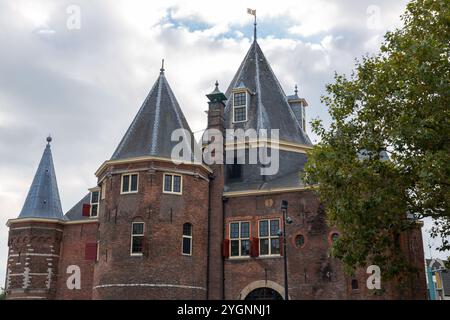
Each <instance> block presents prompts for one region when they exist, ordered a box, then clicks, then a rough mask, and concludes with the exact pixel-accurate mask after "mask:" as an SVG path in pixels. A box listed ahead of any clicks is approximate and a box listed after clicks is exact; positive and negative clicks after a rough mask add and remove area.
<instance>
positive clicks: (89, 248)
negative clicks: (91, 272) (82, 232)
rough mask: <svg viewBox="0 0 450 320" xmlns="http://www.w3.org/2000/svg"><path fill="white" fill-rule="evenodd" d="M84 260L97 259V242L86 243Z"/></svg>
mask: <svg viewBox="0 0 450 320" xmlns="http://www.w3.org/2000/svg"><path fill="white" fill-rule="evenodd" d="M84 260H89V261H95V260H97V243H86V246H85V247H84Z"/></svg>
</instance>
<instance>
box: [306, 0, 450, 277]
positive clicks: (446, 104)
mask: <svg viewBox="0 0 450 320" xmlns="http://www.w3.org/2000/svg"><path fill="white" fill-rule="evenodd" d="M402 21H403V26H402V27H401V28H399V29H396V30H395V31H393V32H388V33H387V34H386V35H385V38H384V41H383V44H382V46H381V49H380V52H379V53H378V54H377V55H374V56H365V57H363V58H362V59H361V60H360V61H357V63H356V66H355V70H354V71H353V72H352V74H351V75H350V76H345V75H338V74H336V75H335V81H334V83H332V84H329V85H327V87H326V91H327V94H326V95H325V96H323V97H322V102H323V103H324V104H325V105H326V107H327V108H328V111H329V113H330V115H331V118H332V122H331V125H330V126H329V128H326V127H325V126H324V125H323V123H322V122H321V121H320V120H314V121H312V129H313V132H315V133H316V134H317V135H318V136H319V138H320V142H319V143H318V144H317V145H316V146H315V147H314V148H313V150H312V151H311V153H310V155H309V160H308V163H307V165H306V167H305V175H304V179H305V180H306V181H307V183H309V184H314V185H317V192H318V194H319V196H320V199H321V201H322V202H323V203H324V205H325V207H326V214H327V219H328V221H329V223H330V224H331V225H335V226H336V227H337V228H338V229H339V230H340V231H341V233H342V234H341V237H340V238H339V240H338V241H336V243H335V245H334V247H333V254H334V255H335V256H336V257H338V258H340V259H342V261H343V263H344V266H345V267H346V269H347V270H348V271H353V270H355V268H357V267H363V266H368V265H370V264H376V265H379V266H380V267H381V270H382V274H383V277H384V278H385V279H392V278H399V277H400V278H401V276H402V275H405V274H407V272H408V271H412V268H411V266H410V265H409V264H408V261H407V260H406V259H404V256H403V255H402V252H401V248H400V243H399V242H400V241H399V237H400V234H402V233H404V232H407V231H408V230H411V229H412V228H416V227H417V224H416V223H417V219H421V218H425V217H431V218H432V219H433V221H434V227H433V229H432V234H433V236H437V235H439V236H440V237H442V239H443V242H442V244H441V246H440V248H439V249H440V250H446V249H450V242H449V237H450V213H449V200H450V192H449V186H450V50H449V46H450V1H448V0H414V1H412V2H410V3H409V4H408V5H407V8H406V12H405V13H404V14H403V16H402Z"/></svg>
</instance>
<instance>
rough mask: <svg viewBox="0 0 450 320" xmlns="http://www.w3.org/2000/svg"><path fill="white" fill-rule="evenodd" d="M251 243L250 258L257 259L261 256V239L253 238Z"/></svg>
mask: <svg viewBox="0 0 450 320" xmlns="http://www.w3.org/2000/svg"><path fill="white" fill-rule="evenodd" d="M250 241H251V242H250V256H252V257H254V258H256V257H258V256H259V238H252V239H251V240H250Z"/></svg>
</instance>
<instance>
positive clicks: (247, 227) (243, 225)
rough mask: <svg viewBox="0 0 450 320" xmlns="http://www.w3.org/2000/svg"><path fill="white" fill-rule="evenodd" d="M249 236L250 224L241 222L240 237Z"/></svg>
mask: <svg viewBox="0 0 450 320" xmlns="http://www.w3.org/2000/svg"><path fill="white" fill-rule="evenodd" d="M248 237H250V224H249V223H248V222H242V223H241V238H248Z"/></svg>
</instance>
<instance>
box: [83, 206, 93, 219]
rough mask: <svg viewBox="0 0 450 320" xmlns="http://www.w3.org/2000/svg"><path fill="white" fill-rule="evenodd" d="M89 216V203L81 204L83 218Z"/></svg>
mask: <svg viewBox="0 0 450 320" xmlns="http://www.w3.org/2000/svg"><path fill="white" fill-rule="evenodd" d="M90 215H91V205H90V204H89V203H83V217H89V216H90Z"/></svg>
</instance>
